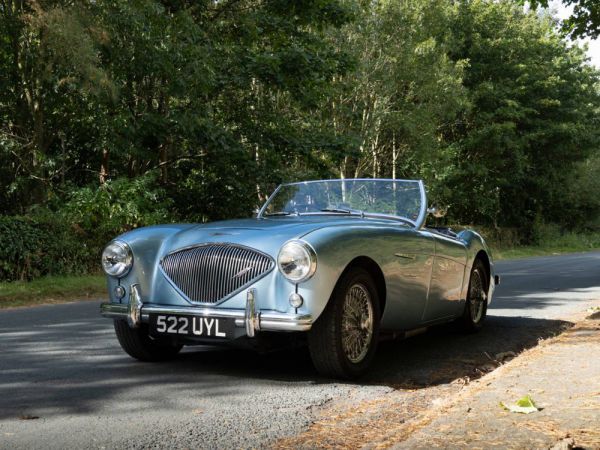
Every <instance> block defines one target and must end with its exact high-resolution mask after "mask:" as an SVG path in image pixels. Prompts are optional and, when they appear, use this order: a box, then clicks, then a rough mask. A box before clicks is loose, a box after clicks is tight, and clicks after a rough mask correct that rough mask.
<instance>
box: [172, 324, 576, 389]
mask: <svg viewBox="0 0 600 450" xmlns="http://www.w3.org/2000/svg"><path fill="white" fill-rule="evenodd" d="M572 325H573V324H572V323H570V322H567V321H563V320H547V319H535V318H527V317H502V316H488V318H487V319H486V324H485V327H484V328H483V329H482V330H481V331H479V332H478V333H473V334H463V333H460V332H458V331H456V330H455V329H454V327H453V326H452V325H445V326H438V327H433V328H431V329H429V330H428V331H427V332H426V333H423V334H421V335H417V336H413V337H410V338H407V339H401V340H400V339H396V340H388V341H382V342H380V344H379V348H378V351H377V354H376V356H375V360H374V362H373V365H372V367H371V368H370V370H369V371H368V373H367V374H366V375H365V376H363V377H361V378H360V379H359V380H357V381H352V382H345V383H350V384H377V385H385V386H390V387H393V388H396V389H405V388H406V389H416V388H424V387H428V386H432V385H438V384H445V383H450V382H452V381H454V380H457V379H460V378H463V379H464V378H468V379H471V380H472V379H476V378H478V377H480V376H482V375H483V374H485V373H487V372H489V371H491V370H493V369H494V368H496V367H499V366H500V365H501V364H502V363H503V362H505V361H506V360H508V359H510V357H511V356H514V355H517V354H518V353H520V352H522V351H524V350H527V349H528V348H531V347H534V346H535V345H537V343H538V342H539V341H540V340H542V339H547V338H549V337H552V336H555V335H557V334H559V333H561V332H562V331H564V330H565V329H567V328H569V327H571V326H572ZM169 364H172V365H175V366H176V367H177V369H178V370H184V371H192V372H193V371H196V370H202V371H205V372H206V371H211V372H212V373H215V374H228V375H237V376H243V377H246V378H260V379H271V380H277V381H314V382H317V383H340V381H339V380H332V379H328V378H324V377H321V376H319V375H318V374H317V373H316V371H315V369H314V368H313V366H312V363H311V360H310V355H309V352H308V350H307V348H306V347H301V348H285V349H282V350H277V351H272V352H269V353H263V354H259V353H256V352H251V351H245V350H237V349H231V350H228V351H223V350H222V349H214V350H212V351H207V349H206V348H202V349H201V351H194V348H193V347H192V348H190V349H188V350H187V351H186V352H185V353H183V354H181V355H180V356H179V358H178V360H177V361H173V362H171V363H169Z"/></svg>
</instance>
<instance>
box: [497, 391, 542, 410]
mask: <svg viewBox="0 0 600 450" xmlns="http://www.w3.org/2000/svg"><path fill="white" fill-rule="evenodd" d="M500 406H502V407H503V408H504V409H506V410H508V411H510V412H514V413H520V414H531V413H534V412H538V411H539V410H540V408H538V407H537V406H535V403H534V402H533V399H532V398H531V397H530V396H529V395H526V396H525V397H522V398H520V399H519V400H518V401H517V403H515V404H514V405H506V404H505V403H504V402H500Z"/></svg>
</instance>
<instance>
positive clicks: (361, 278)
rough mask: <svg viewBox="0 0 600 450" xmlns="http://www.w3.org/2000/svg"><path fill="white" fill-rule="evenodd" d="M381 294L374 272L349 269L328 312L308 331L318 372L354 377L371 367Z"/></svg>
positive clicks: (328, 306) (375, 346) (375, 342)
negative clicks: (373, 275) (372, 273)
mask: <svg viewBox="0 0 600 450" xmlns="http://www.w3.org/2000/svg"><path fill="white" fill-rule="evenodd" d="M379 318H380V308H379V296H378V293H377V288H376V286H375V283H374V282H373V278H372V277H371V275H370V274H369V273H368V272H367V271H366V270H364V269H362V268H359V267H355V268H352V269H350V270H349V271H348V272H346V274H344V275H343V277H342V278H341V279H340V281H339V282H338V285H337V286H336V288H335V290H334V292H333V294H332V295H331V298H330V300H329V303H328V304H327V307H326V308H325V311H323V313H322V314H321V316H320V317H319V319H318V320H317V321H316V322H315V324H314V325H313V327H312V329H311V330H310V332H309V334H308V346H309V350H310V356H311V358H312V361H313V363H314V365H315V367H316V369H317V371H318V372H319V373H320V374H322V375H326V376H332V377H336V378H354V377H357V376H359V375H361V374H362V373H364V372H365V371H366V370H367V368H368V367H369V365H370V363H371V361H372V360H373V356H374V355H375V350H376V348H377V341H378V339H379Z"/></svg>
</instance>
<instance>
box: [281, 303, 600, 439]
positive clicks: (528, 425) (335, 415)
mask: <svg viewBox="0 0 600 450" xmlns="http://www.w3.org/2000/svg"><path fill="white" fill-rule="evenodd" d="M589 315H590V312H587V313H581V314H578V315H575V316H573V317H570V320H571V321H572V322H573V323H575V325H574V326H573V327H571V328H569V329H568V330H566V331H564V332H563V333H562V334H560V335H558V336H556V337H552V338H549V339H544V340H541V341H540V343H539V345H537V346H535V347H533V348H530V349H528V350H525V351H523V352H522V353H520V354H519V355H517V356H516V357H513V356H514V354H513V355H511V354H499V355H492V356H490V360H491V361H490V365H492V366H495V367H492V371H491V372H489V373H487V374H485V375H483V376H482V377H481V378H478V379H475V380H473V379H472V378H471V379H469V377H462V378H457V379H455V380H454V381H453V382H451V383H445V384H437V385H432V386H428V387H426V388H421V387H415V388H414V389H411V388H410V386H402V387H401V388H400V389H397V390H394V391H392V392H388V393H385V394H382V395H381V396H379V397H377V398H373V399H371V400H369V401H366V402H365V401H363V402H360V403H358V404H357V403H356V402H353V401H352V399H351V398H348V399H346V400H345V401H342V402H338V403H336V404H332V405H327V407H326V408H324V409H323V410H322V411H321V412H320V415H319V417H320V418H319V420H317V421H316V422H315V423H313V424H312V425H311V427H310V428H309V429H308V430H306V431H305V432H304V433H302V434H300V435H298V436H294V437H292V438H288V439H284V440H280V441H277V442H276V443H275V444H274V446H273V447H275V448H316V447H319V448H324V447H327V448H328V447H332V448H333V447H335V448H358V447H366V448H390V447H395V448H411V449H413V448H423V449H426V448H427V449H429V448H463V447H468V448H495V447H496V448H550V447H552V446H553V445H555V444H556V443H559V442H561V441H564V440H565V439H573V440H574V442H575V445H578V446H581V447H583V448H600V432H598V431H597V429H600V428H599V426H598V425H600V345H599V344H600V317H599V316H600V314H599V313H596V314H595V315H594V317H592V318H586V317H587V316H589ZM509 353H510V352H509ZM494 368H495V370H493V369H494ZM482 370H483V371H487V370H490V369H489V368H485V367H482ZM527 394H529V395H531V397H532V398H533V399H534V400H535V401H536V402H537V406H539V407H540V408H542V409H541V411H538V412H536V413H533V414H528V415H522V414H516V413H512V412H509V411H506V410H504V409H503V408H502V407H501V406H500V402H504V403H507V404H511V403H513V402H516V401H517V400H518V399H520V398H521V397H523V396H524V395H527ZM564 442H567V441H564ZM569 442H570V441H569ZM565 448H567V447H565Z"/></svg>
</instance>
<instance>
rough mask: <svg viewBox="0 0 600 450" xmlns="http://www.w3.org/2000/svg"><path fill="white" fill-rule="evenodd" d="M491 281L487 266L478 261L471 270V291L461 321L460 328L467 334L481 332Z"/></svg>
mask: <svg viewBox="0 0 600 450" xmlns="http://www.w3.org/2000/svg"><path fill="white" fill-rule="evenodd" d="M488 285H489V280H488V277H487V272H486V270H485V266H484V265H483V263H482V262H481V260H479V259H476V260H475V262H474V263H473V267H472V269H471V277H470V278H469V290H468V292H467V301H466V303H465V310H464V313H463V315H462V317H461V318H460V319H459V325H460V328H461V329H462V330H463V331H466V332H475V331H479V330H480V329H481V328H482V327H483V321H484V320H485V317H486V314H487V296H488V287H489V286H488Z"/></svg>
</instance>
